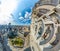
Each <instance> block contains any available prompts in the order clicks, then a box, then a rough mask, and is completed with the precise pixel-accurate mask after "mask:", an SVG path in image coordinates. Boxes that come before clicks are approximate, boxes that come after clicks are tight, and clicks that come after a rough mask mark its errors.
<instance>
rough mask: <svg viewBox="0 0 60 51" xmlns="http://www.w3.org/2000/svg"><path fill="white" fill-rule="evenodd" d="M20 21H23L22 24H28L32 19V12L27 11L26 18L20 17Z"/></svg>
mask: <svg viewBox="0 0 60 51" xmlns="http://www.w3.org/2000/svg"><path fill="white" fill-rule="evenodd" d="M20 14H21V13H20ZM19 19H20V20H22V22H25V23H27V21H28V20H30V19H31V12H30V13H29V12H27V11H26V13H25V16H24V17H22V16H20V17H19Z"/></svg>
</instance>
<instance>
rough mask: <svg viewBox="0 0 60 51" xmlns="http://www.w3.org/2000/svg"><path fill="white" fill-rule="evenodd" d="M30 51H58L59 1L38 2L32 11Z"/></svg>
mask: <svg viewBox="0 0 60 51" xmlns="http://www.w3.org/2000/svg"><path fill="white" fill-rule="evenodd" d="M30 45H31V50H32V51H59V49H60V0H39V1H38V2H37V3H36V4H35V6H34V8H33V11H32V23H31V33H30Z"/></svg>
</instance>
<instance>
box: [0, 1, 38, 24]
mask: <svg viewBox="0 0 60 51" xmlns="http://www.w3.org/2000/svg"><path fill="white" fill-rule="evenodd" d="M37 1H38V0H32V1H31V0H0V25H5V24H8V23H11V24H12V25H30V23H31V13H32V8H33V7H34V5H35V3H36V2H37Z"/></svg>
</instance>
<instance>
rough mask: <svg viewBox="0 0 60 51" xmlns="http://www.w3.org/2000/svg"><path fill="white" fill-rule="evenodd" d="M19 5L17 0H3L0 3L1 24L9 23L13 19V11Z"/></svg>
mask: <svg viewBox="0 0 60 51" xmlns="http://www.w3.org/2000/svg"><path fill="white" fill-rule="evenodd" d="M16 6H17V0H1V4H0V24H8V23H9V22H12V21H13V18H12V16H10V14H11V13H13V11H14V10H15V8H16Z"/></svg>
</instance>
